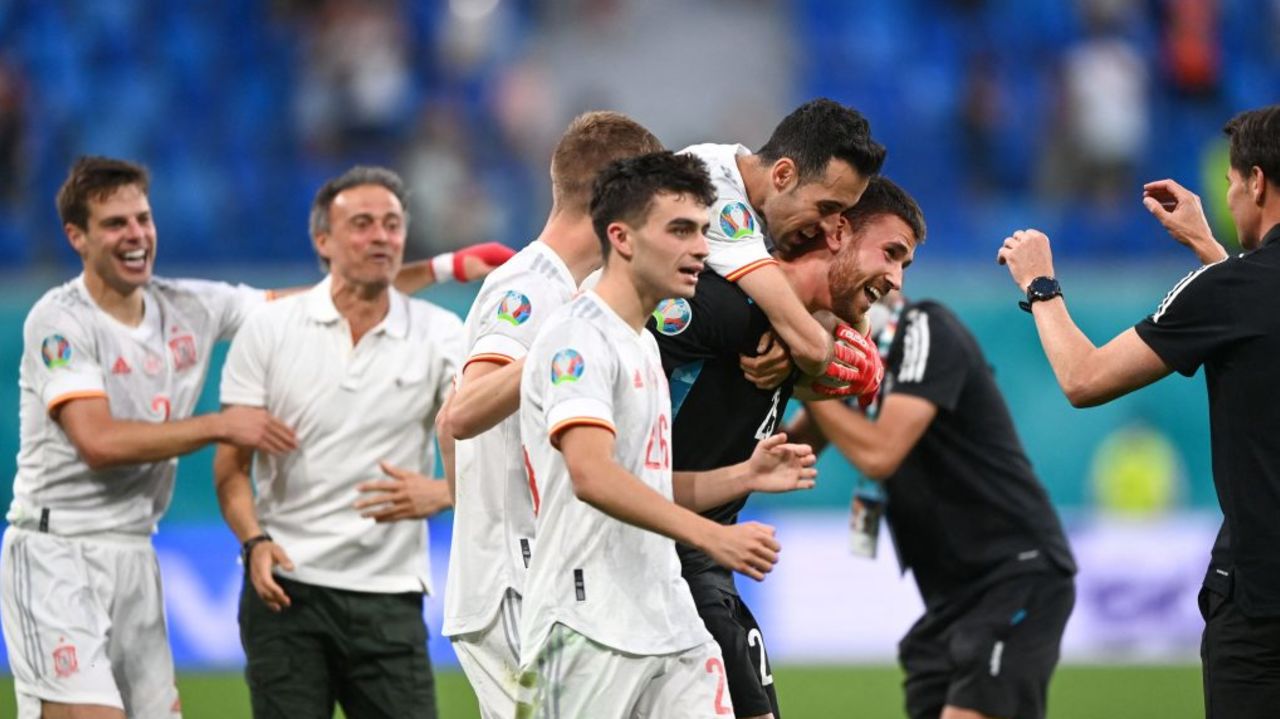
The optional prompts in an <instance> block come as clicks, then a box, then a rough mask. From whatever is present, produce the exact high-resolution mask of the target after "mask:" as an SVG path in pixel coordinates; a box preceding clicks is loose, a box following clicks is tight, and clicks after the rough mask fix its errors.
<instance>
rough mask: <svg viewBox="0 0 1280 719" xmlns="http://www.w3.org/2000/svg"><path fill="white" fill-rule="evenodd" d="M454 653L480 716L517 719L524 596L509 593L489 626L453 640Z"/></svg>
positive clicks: (509, 591) (503, 598) (493, 718)
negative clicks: (468, 684)
mask: <svg viewBox="0 0 1280 719" xmlns="http://www.w3.org/2000/svg"><path fill="white" fill-rule="evenodd" d="M453 651H454V653H455V654H457V655H458V664H460V665H462V672H463V673H464V674H466V675H467V681H468V682H470V683H471V689H472V690H474V691H475V694H476V701H477V702H479V704H480V716H481V717H482V718H483V719H511V717H513V716H515V713H516V698H517V689H518V687H519V680H520V595H519V594H516V592H515V590H513V589H507V593H506V594H505V595H503V597H502V602H501V603H500V604H499V605H498V613H497V614H495V615H494V617H493V620H492V621H490V622H489V626H487V627H485V628H484V629H482V630H480V631H478V632H469V633H467V634H459V635H457V636H455V637H453Z"/></svg>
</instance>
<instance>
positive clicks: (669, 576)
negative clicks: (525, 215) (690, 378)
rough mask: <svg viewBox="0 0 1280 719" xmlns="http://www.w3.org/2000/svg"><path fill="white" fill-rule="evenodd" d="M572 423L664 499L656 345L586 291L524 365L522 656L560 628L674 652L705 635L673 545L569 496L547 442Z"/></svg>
mask: <svg viewBox="0 0 1280 719" xmlns="http://www.w3.org/2000/svg"><path fill="white" fill-rule="evenodd" d="M574 425H589V426H596V427H603V428H605V429H607V430H609V431H610V432H612V433H613V434H614V455H615V459H616V460H617V462H618V464H619V465H621V466H622V467H623V468H624V469H626V470H627V471H628V472H631V473H632V474H633V475H635V476H636V477H639V478H640V480H641V481H642V482H644V483H645V484H647V485H649V486H650V487H652V488H653V489H654V490H655V491H657V492H659V493H660V494H662V496H664V497H666V498H667V499H671V498H672V487H671V395H670V391H669V389H668V387H667V380H666V375H664V374H663V371H662V358H661V357H660V356H659V354H658V343H657V342H656V341H655V340H654V339H653V335H652V334H650V333H649V332H648V331H647V330H644V329H641V330H639V331H638V332H637V331H636V330H635V329H632V328H631V327H630V326H629V325H627V323H626V322H625V321H623V319H622V318H621V317H619V316H618V315H617V314H616V313H615V312H614V311H613V309H612V308H610V307H609V306H608V305H607V304H605V303H604V301H603V300H601V299H600V296H599V295H597V294H595V293H594V292H587V293H584V294H582V295H581V296H579V297H578V298H577V299H575V300H574V301H573V302H571V303H570V304H569V305H567V306H566V307H563V308H561V309H560V310H559V311H557V312H556V313H555V314H554V315H552V317H551V318H550V319H548V320H547V323H546V325H544V326H543V328H542V331H541V332H539V333H538V338H537V339H536V340H534V343H533V346H532V347H531V348H530V349H529V355H528V357H527V358H526V360H525V365H524V375H523V377H522V380H521V386H520V433H521V436H522V437H523V440H524V443H525V451H527V452H528V454H529V468H530V474H531V475H532V476H531V477H530V479H529V481H530V484H531V485H533V486H534V487H535V488H536V494H535V496H537V497H539V499H538V500H537V504H536V505H535V507H536V510H537V513H538V526H537V529H538V551H537V552H535V553H534V555H533V561H532V562H531V563H530V565H529V575H528V577H527V578H526V580H525V594H524V601H523V603H522V605H521V617H520V656H521V657H522V658H524V660H525V661H529V660H531V658H533V657H537V656H538V655H539V651H540V650H541V648H542V646H543V644H544V643H545V642H546V640H547V637H548V635H549V633H550V631H551V627H552V626H553V625H554V624H556V623H560V624H564V625H566V626H568V627H571V628H572V629H573V630H574V631H576V632H578V633H579V634H582V635H584V636H587V637H590V638H591V639H593V640H595V641H596V642H599V643H600V644H604V645H605V646H608V647H611V648H613V649H616V650H619V651H622V652H627V653H630V654H640V655H658V654H672V653H675V652H680V651H684V650H686V649H690V648H692V647H695V646H698V645H699V644H702V643H704V642H709V641H711V635H710V634H709V633H708V632H707V629H706V626H705V625H704V624H703V621H702V618H701V617H699V616H698V611H697V609H696V608H695V606H694V603H693V597H692V595H691V594H690V593H689V585H688V584H686V583H685V581H684V579H683V578H682V577H681V576H680V560H679V559H678V558H677V557H676V548H675V542H674V541H672V540H671V539H668V538H667V537H664V536H662V535H660V534H655V533H653V532H649V531H646V530H643V529H640V528H639V527H635V526H632V525H630V524H627V523H625V522H622V521H621V520H618V519H614V518H613V517H610V516H609V515H607V514H605V513H603V512H601V511H600V510H598V509H596V508H595V507H592V506H591V505H589V504H587V503H586V502H583V501H582V500H580V499H578V498H577V496H576V495H575V494H574V492H573V482H572V480H571V479H570V478H569V472H568V470H567V469H566V467H565V463H564V457H563V456H562V455H561V454H560V452H559V450H557V449H556V448H554V447H553V446H552V445H551V438H552V437H553V436H556V435H557V433H559V432H561V431H563V430H564V429H567V428H568V427H571V426H574Z"/></svg>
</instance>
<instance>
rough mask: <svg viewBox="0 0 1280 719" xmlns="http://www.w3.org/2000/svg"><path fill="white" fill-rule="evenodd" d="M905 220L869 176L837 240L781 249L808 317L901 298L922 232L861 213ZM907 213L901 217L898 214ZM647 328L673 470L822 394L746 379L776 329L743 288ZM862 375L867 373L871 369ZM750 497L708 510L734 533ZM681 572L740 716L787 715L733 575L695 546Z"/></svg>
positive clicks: (857, 310)
mask: <svg viewBox="0 0 1280 719" xmlns="http://www.w3.org/2000/svg"><path fill="white" fill-rule="evenodd" d="M864 208H870V209H866V210H865V212H869V213H873V214H876V215H879V214H884V213H891V212H894V211H902V212H904V213H906V212H907V209H906V208H914V202H913V201H912V200H911V199H910V197H908V196H907V194H906V193H905V192H904V191H903V190H902V189H901V188H899V187H898V186H897V185H895V184H893V183H892V182H890V181H889V180H886V179H883V178H880V177H874V178H872V179H871V181H870V183H869V185H868V186H867V189H866V191H865V192H864V193H863V194H862V199H861V200H860V201H859V202H858V204H857V205H855V206H854V207H853V209H852V210H850V211H848V213H847V214H848V215H849V217H848V222H846V223H843V224H842V228H841V230H840V231H839V232H838V233H837V234H836V235H835V236H834V237H833V238H828V237H827V236H826V235H819V236H817V237H814V238H812V239H809V240H806V241H805V242H804V243H803V244H799V245H792V246H791V251H789V252H780V253H778V256H777V268H778V269H779V270H780V271H781V272H782V274H783V276H784V277H786V278H787V281H788V284H789V285H790V287H791V288H792V290H790V291H793V292H794V293H795V294H796V296H797V297H798V298H800V301H801V303H802V305H803V306H804V308H805V311H806V312H817V311H826V312H835V313H837V314H838V315H840V316H841V319H843V320H845V321H847V322H849V323H857V322H858V321H859V320H860V319H861V318H862V316H863V315H864V314H865V313H866V311H867V310H868V308H870V306H871V303H872V302H873V301H874V299H875V298H877V297H879V296H880V295H882V294H884V293H888V292H891V291H893V290H897V289H900V288H901V286H902V274H903V271H904V269H905V268H906V266H907V265H909V264H910V263H911V261H912V258H913V256H914V252H915V247H916V244H917V242H918V241H920V240H922V239H923V238H924V234H923V230H922V228H921V231H920V232H916V231H915V230H916V229H917V228H916V227H915V226H913V225H908V224H903V223H901V222H899V223H896V224H890V226H889V231H887V232H886V231H879V232H867V231H865V229H864V228H865V224H866V223H865V222H864V221H863V217H864V215H863V212H864ZM899 208H904V209H902V210H899ZM649 329H650V330H651V331H652V332H653V333H654V336H655V338H656V339H657V341H658V348H659V350H660V351H661V353H662V364H663V370H664V372H665V373H666V375H667V377H668V379H669V381H670V384H671V404H672V411H673V413H674V416H673V425H672V430H671V434H672V438H673V445H672V447H673V449H672V452H673V467H674V469H675V471H677V472H680V471H695V470H705V469H710V468H713V467H719V466H723V465H726V464H732V463H734V462H741V461H743V460H745V459H746V458H748V457H750V456H751V452H752V448H753V447H754V446H755V444H756V442H758V441H760V440H763V439H765V438H767V437H770V436H773V435H774V432H775V431H776V428H777V426H778V423H779V421H780V420H781V418H782V414H783V413H784V412H785V410H786V406H787V401H788V400H789V399H790V398H791V395H792V391H793V388H795V389H799V390H801V392H802V393H805V396H806V397H808V398H813V397H815V396H818V395H817V394H816V393H814V392H813V391H812V390H811V389H807V388H806V387H805V386H804V385H800V386H799V387H797V386H796V383H797V380H798V379H799V376H798V375H797V374H796V373H791V374H790V376H788V377H786V379H785V380H783V381H782V383H781V384H779V385H777V386H773V387H768V388H761V387H759V386H757V385H756V384H755V383H753V382H752V381H751V379H749V378H748V377H746V376H744V374H743V372H742V370H741V369H740V367H739V357H740V356H741V355H744V354H745V355H750V354H754V352H755V348H756V347H757V340H758V339H759V338H760V336H761V335H762V334H763V333H765V332H767V331H769V320H768V318H767V317H766V316H765V314H764V312H763V311H762V310H761V308H760V306H759V305H758V304H756V303H754V302H752V301H751V299H750V298H749V297H748V296H747V295H746V293H745V292H744V291H743V290H742V288H741V287H738V286H737V285H735V284H733V283H732V282H730V281H729V280H727V279H725V278H723V277H721V276H720V275H718V274H716V273H715V272H713V271H710V270H708V271H706V272H704V273H702V275H701V277H700V278H699V280H698V288H697V293H696V294H694V296H693V297H692V298H691V299H683V298H676V299H668V300H664V301H663V302H662V304H661V305H660V306H659V308H658V310H657V311H655V312H654V314H653V318H652V319H651V320H650V322H649ZM840 336H842V337H844V338H845V339H844V340H842V341H847V342H851V343H854V345H855V346H856V347H857V348H858V349H859V351H860V352H862V353H866V354H867V355H872V356H874V355H875V354H876V350H875V348H874V346H873V345H871V344H870V343H868V342H867V340H866V339H864V338H863V337H862V336H861V335H859V334H857V333H856V332H854V331H853V330H852V329H851V328H850V327H849V326H848V325H845V326H844V327H843V328H842V329H841V330H840ZM864 369H865V367H864ZM860 381H861V384H855V385H854V386H853V387H852V394H853V395H854V396H857V395H861V394H863V393H865V392H867V391H874V389H873V387H874V385H875V384H876V383H878V379H877V376H876V374H875V373H868V372H864V373H863V374H862V375H861V377H860ZM746 501H747V498H746V497H745V496H743V497H740V498H735V499H734V500H733V501H731V502H728V503H725V504H722V505H720V506H716V507H714V508H712V509H709V510H707V511H705V512H703V516H705V517H708V518H710V519H712V520H714V521H716V522H719V523H721V524H726V525H732V524H733V523H735V522H737V521H738V513H739V512H740V511H741V510H742V507H743V506H744V505H745V504H746ZM677 549H678V552H679V556H680V562H681V566H682V571H683V574H684V578H685V580H686V581H687V582H688V583H689V588H690V590H691V591H692V592H693V598H694V602H695V603H696V604H697V607H698V613H699V614H700V615H701V616H702V619H703V621H704V622H706V626H707V629H708V630H709V631H710V632H711V635H712V636H713V637H715V639H716V641H717V642H718V643H719V645H720V651H721V652H722V654H723V655H724V662H725V670H726V673H727V676H728V684H729V691H730V693H731V694H732V696H733V706H734V709H735V710H736V711H737V715H738V716H740V717H769V716H772V717H774V718H775V719H776V718H777V717H778V716H780V715H779V711H778V697H777V690H776V688H775V686H774V683H773V676H772V673H771V671H770V668H769V663H768V658H767V656H768V655H767V652H766V650H765V642H764V635H763V634H762V632H761V630H760V627H759V625H758V624H757V623H756V620H755V618H754V617H753V616H752V614H751V610H750V609H749V608H748V607H747V605H746V604H745V603H744V602H743V601H742V598H741V597H740V596H739V595H738V590H737V587H736V586H735V584H734V579H733V574H732V573H731V572H729V571H728V570H726V569H725V568H723V567H722V566H720V565H719V564H718V563H717V562H716V561H715V560H714V559H713V558H712V557H710V556H708V555H707V554H706V553H704V552H702V551H700V550H698V549H697V548H694V547H690V546H686V545H683V544H681V545H678V546H677Z"/></svg>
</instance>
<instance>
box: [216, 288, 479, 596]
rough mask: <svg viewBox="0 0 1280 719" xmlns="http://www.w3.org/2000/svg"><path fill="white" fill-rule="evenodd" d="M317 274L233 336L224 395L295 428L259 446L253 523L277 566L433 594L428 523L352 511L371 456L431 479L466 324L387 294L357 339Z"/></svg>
mask: <svg viewBox="0 0 1280 719" xmlns="http://www.w3.org/2000/svg"><path fill="white" fill-rule="evenodd" d="M330 289H331V280H330V278H325V280H324V281H323V282H321V283H320V284H318V285H316V286H315V287H314V288H312V289H311V290H309V291H308V292H305V293H302V294H299V295H294V296H292V297H288V298H285V299H282V300H279V301H277V302H273V303H271V304H270V305H267V306H265V307H263V308H262V309H260V310H259V311H257V312H255V313H254V314H253V315H251V316H250V317H249V319H248V320H247V321H246V322H245V324H244V327H243V328H241V330H240V333H239V334H237V335H236V338H235V340H234V341H233V342H232V343H231V351H230V352H229V353H228V355H227V363H226V366H225V367H224V368H223V372H222V387H221V390H222V403H223V404H238V405H248V406H251V407H265V408H266V409H267V411H269V412H270V413H271V414H273V415H275V416H276V417H278V418H280V420H281V421H283V422H284V423H285V424H287V425H289V426H290V427H292V428H293V429H294V431H295V432H297V435H298V444H299V448H298V449H297V450H295V451H294V452H291V453H289V454H286V455H271V454H268V453H264V452H259V453H257V454H255V455H254V460H253V475H254V485H255V489H256V499H255V505H256V509H257V514H258V521H259V523H261V524H262V527H263V529H264V530H266V531H267V532H269V533H270V534H271V535H272V537H274V539H275V541H276V543H277V544H279V545H280V546H281V547H283V548H284V550H285V551H286V552H288V554H289V558H290V559H292V560H293V563H294V566H295V567H296V569H295V570H294V571H293V572H285V571H283V570H281V569H279V568H277V569H276V572H277V573H278V574H280V575H282V576H286V577H289V578H291V579H296V580H298V581H300V582H305V583H308V584H316V585H320V586H325V587H334V588H338V589H348V590H354V591H366V592H386V593H392V592H430V591H431V584H430V579H429V573H428V565H427V524H426V522H424V521H420V520H402V521H398V522H388V523H383V524H378V523H376V522H374V521H373V520H371V519H365V518H362V517H361V516H360V513H359V512H358V511H357V510H355V509H353V508H352V504H353V503H354V502H355V501H356V499H357V498H358V494H359V493H358V492H357V491H356V485H357V484H359V483H360V482H363V481H365V480H369V479H379V478H384V475H383V474H382V471H381V470H380V469H379V468H378V461H379V460H386V461H387V462H390V463H391V464H394V465H396V466H399V467H404V468H406V469H411V470H413V471H416V472H421V473H422V474H426V475H430V474H431V473H432V471H433V469H434V466H435V453H434V449H433V443H432V440H433V439H434V428H433V424H434V422H435V416H436V413H437V412H438V411H439V410H440V407H441V405H442V404H443V403H444V400H445V398H446V396H447V394H448V392H449V390H450V388H451V384H452V380H453V376H454V373H455V372H456V371H457V369H458V358H459V357H460V355H461V350H462V337H463V335H462V322H461V321H460V320H459V319H458V317H457V316H456V315H454V314H452V313H450V312H447V311H446V310H444V309H441V308H439V307H437V306H435V305H433V304H431V303H429V302H425V301H423V300H418V299H411V298H409V297H406V296H405V295H403V294H401V293H399V292H396V291H394V290H393V291H392V292H391V304H390V310H389V311H388V313H387V316H386V317H385V318H384V319H383V321H382V322H381V323H379V324H378V325H377V326H376V327H374V328H373V329H372V330H370V331H369V332H368V333H366V334H365V335H364V336H363V337H361V338H360V342H359V343H358V344H356V345H355V346H352V343H351V329H350V326H349V325H348V323H347V321H346V319H344V318H343V317H342V315H340V314H339V313H338V310H337V308H336V307H334V305H333V300H332V298H331V296H330Z"/></svg>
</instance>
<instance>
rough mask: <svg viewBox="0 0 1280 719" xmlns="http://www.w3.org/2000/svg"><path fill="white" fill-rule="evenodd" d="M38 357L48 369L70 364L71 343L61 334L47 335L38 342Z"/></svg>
mask: <svg viewBox="0 0 1280 719" xmlns="http://www.w3.org/2000/svg"><path fill="white" fill-rule="evenodd" d="M40 357H41V359H43V360H44V366H45V367H48V368H49V369H57V368H59V367H66V366H67V365H69V364H71V343H70V342H68V341H67V338H66V337H63V336H62V335H49V336H48V337H45V338H44V342H41V343H40Z"/></svg>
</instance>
